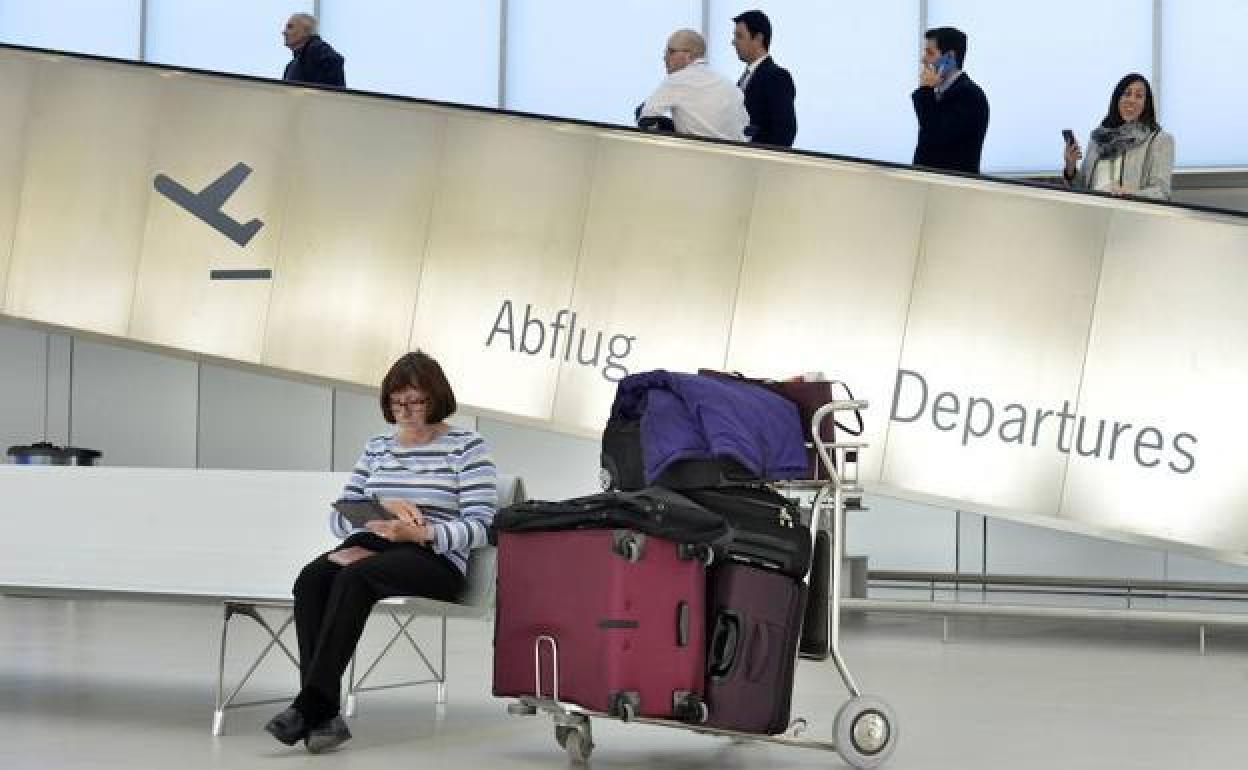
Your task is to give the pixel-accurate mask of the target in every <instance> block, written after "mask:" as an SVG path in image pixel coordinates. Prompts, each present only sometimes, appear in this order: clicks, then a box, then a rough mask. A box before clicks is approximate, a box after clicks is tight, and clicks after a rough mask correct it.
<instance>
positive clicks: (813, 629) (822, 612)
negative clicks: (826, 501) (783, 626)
mask: <svg viewBox="0 0 1248 770" xmlns="http://www.w3.org/2000/svg"><path fill="white" fill-rule="evenodd" d="M831 582H832V538H831V536H830V535H828V533H827V531H826V530H822V529H821V530H819V533H818V535H817V536H816V537H815V556H814V559H813V563H812V564H811V566H810V588H809V593H808V594H807V597H806V616H805V618H804V619H803V620H802V644H801V651H802V657H803V658H810V659H812V660H826V659H827V657H828V656H829V655H831V654H832V647H831V644H830V643H829V639H828V615H829V610H830V607H829V605H828V601H829V599H830V598H831V597H830V594H829V593H828V591H829V589H830V587H831V585H830V584H831Z"/></svg>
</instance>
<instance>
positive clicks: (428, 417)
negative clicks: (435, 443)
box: [381, 350, 459, 425]
mask: <svg viewBox="0 0 1248 770" xmlns="http://www.w3.org/2000/svg"><path fill="white" fill-rule="evenodd" d="M403 388H417V389H419V390H421V391H424V394H425V398H427V399H429V408H428V409H427V410H426V411H425V421H426V422H428V423H430V424H432V423H435V422H442V421H443V420H445V419H446V418H447V417H450V416H451V415H453V414H455V410H456V409H457V408H459V407H458V404H456V403H455V391H453V390H451V383H449V382H447V380H446V375H445V374H443V373H442V367H441V366H440V365H439V364H438V362H437V361H435V360H434V359H433V356H430V355H428V354H427V353H422V352H421V351H419V350H417V351H414V352H412V353H404V354H403V356H402V357H400V358H399V360H398V361H395V362H394V365H393V366H391V367H390V371H388V372H386V376H385V378H384V379H382V381H381V414H382V416H383V417H385V418H386V422H388V423H390V424H391V425H393V424H394V423H395V419H394V410H393V409H391V408H390V396H391V395H393V394H394V392H395V391H396V390H402V389H403Z"/></svg>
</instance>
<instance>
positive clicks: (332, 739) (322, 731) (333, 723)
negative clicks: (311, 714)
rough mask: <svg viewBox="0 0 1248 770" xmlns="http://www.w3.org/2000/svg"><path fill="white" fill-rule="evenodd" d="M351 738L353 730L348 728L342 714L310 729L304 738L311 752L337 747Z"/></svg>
mask: <svg viewBox="0 0 1248 770" xmlns="http://www.w3.org/2000/svg"><path fill="white" fill-rule="evenodd" d="M349 740H351V731H350V730H348V729H347V723H346V722H344V721H343V719H342V717H341V716H336V717H334V718H333V719H330V720H329V721H327V722H322V723H320V724H319V725H317V726H316V727H313V728H312V729H311V730H308V735H307V737H306V738H304V739H303V745H304V746H307V748H308V751H309V752H310V753H312V754H320V753H321V752H324V751H329V750H330V749H336V748H338V747H339V746H341V745H342V744H344V743H346V742H347V741H349Z"/></svg>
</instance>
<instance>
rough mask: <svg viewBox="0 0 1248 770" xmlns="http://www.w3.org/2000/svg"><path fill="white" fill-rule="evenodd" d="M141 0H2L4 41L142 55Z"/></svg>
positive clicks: (1, 39) (102, 53)
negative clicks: (140, 39)
mask: <svg viewBox="0 0 1248 770" xmlns="http://www.w3.org/2000/svg"><path fill="white" fill-rule="evenodd" d="M140 5H141V2H140V0H37V1H36V2H32V0H0V42H5V43H16V44H17V45H29V46H34V47H35V48H55V49H57V50H60V51H76V52H78V53H91V54H97V55H99V56H114V57H116V58H118V59H137V58H139V7H140Z"/></svg>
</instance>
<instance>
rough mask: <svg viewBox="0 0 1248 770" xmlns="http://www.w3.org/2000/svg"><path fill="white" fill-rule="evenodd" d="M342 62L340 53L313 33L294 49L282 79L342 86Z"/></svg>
mask: <svg viewBox="0 0 1248 770" xmlns="http://www.w3.org/2000/svg"><path fill="white" fill-rule="evenodd" d="M342 63H343V60H342V54H340V53H338V52H337V51H335V50H334V49H333V46H331V45H330V44H329V43H326V42H325V41H324V40H322V39H321V37H320V36H319V35H313V36H312V37H310V38H308V42H307V44H306V45H304V46H303V48H300V49H299V50H298V51H295V54H294V56H293V57H292V58H291V60H290V64H287V65H286V71H285V72H283V73H282V80H289V81H292V82H296V83H316V84H319V85H323V86H338V87H339V88H344V87H346V85H347V80H346V77H345V76H344V75H343V72H342Z"/></svg>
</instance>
